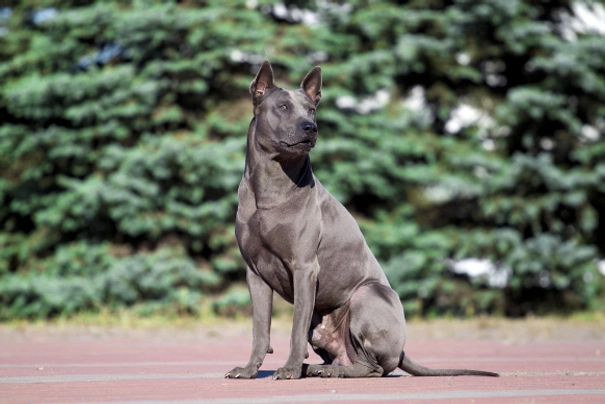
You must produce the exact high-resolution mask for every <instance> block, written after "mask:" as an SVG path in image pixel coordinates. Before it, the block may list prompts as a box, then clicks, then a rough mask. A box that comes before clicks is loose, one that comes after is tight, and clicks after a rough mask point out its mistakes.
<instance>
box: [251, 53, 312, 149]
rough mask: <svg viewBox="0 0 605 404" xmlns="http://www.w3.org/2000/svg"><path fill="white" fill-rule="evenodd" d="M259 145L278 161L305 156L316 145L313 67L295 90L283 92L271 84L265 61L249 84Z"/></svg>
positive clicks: (270, 74) (270, 72)
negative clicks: (275, 156) (274, 155)
mask: <svg viewBox="0 0 605 404" xmlns="http://www.w3.org/2000/svg"><path fill="white" fill-rule="evenodd" d="M250 93H251V94H252V102H253V104H254V117H255V119H256V139H257V142H258V143H259V145H260V146H261V147H262V148H263V149H264V150H266V151H267V152H269V153H271V154H276V155H277V156H278V158H280V159H284V160H286V159H290V158H293V157H297V156H302V155H306V154H307V153H309V151H310V150H311V149H312V148H313V147H315V142H316V141H317V122H316V121H315V110H316V108H317V104H319V100H320V99H321V68H320V67H319V66H316V67H314V68H313V69H312V70H311V71H310V72H309V73H308V74H307V75H306V76H305V78H304V79H303V81H302V82H301V84H300V88H299V89H298V90H286V89H283V88H280V87H277V86H276V85H275V83H274V82H273V69H272V68H271V64H270V63H269V62H268V61H266V62H264V63H263V65H262V66H261V68H260V70H259V71H258V74H257V75H256V78H255V79H254V80H253V81H252V83H251V84H250Z"/></svg>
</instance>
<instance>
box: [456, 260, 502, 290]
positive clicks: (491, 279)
mask: <svg viewBox="0 0 605 404" xmlns="http://www.w3.org/2000/svg"><path fill="white" fill-rule="evenodd" d="M449 267H450V270H451V271H452V272H454V273H456V274H460V275H467V276H468V277H470V278H477V277H483V278H485V279H486V281H487V284H488V285H489V286H490V287H492V288H503V287H505V286H506V285H507V283H508V280H509V278H510V277H511V275H512V270H511V269H510V268H506V267H498V266H496V265H495V264H494V263H493V262H491V261H490V260H486V259H479V258H465V259H463V260H459V261H450V262H449Z"/></svg>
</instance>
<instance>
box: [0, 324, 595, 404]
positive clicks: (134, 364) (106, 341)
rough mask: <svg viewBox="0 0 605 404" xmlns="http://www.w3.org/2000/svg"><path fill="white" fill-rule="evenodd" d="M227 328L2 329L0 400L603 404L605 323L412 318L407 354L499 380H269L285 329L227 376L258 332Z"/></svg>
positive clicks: (283, 348) (400, 376)
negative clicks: (245, 368) (254, 364)
mask: <svg viewBox="0 0 605 404" xmlns="http://www.w3.org/2000/svg"><path fill="white" fill-rule="evenodd" d="M498 327H500V329H499V328H498ZM545 327H546V326H545ZM549 327H550V328H549ZM599 327H600V328H599ZM221 328H222V327H221V326H216V325H215V326H212V327H204V326H196V327H193V328H187V329H183V328H170V327H169V328H158V329H144V330H140V329H135V330H132V329H115V328H111V329H106V328H95V327H68V328H61V327H41V328H40V327H25V328H14V327H12V328H8V327H0V403H75V402H78V403H108V402H111V403H168V402H170V403H174V402H177V403H213V404H218V403H225V404H231V403H242V404H244V403H246V404H248V403H328V402H330V403H332V402H347V403H373V402H403V401H405V402H442V403H446V402H447V403H472V402H488V401H489V403H490V404H495V403H505V402H506V403H509V402H510V403H525V402H543V403H566V404H567V403H583V402H585V403H605V337H604V334H603V333H602V329H603V326H598V327H596V328H595V327H594V326H593V327H592V328H590V329H582V328H581V327H575V326H573V325H571V326H569V324H568V325H567V327H566V328H565V327H563V328H564V329H562V328H560V327H558V326H557V325H556V324H554V323H549V325H548V327H546V328H544V327H542V328H540V327H539V326H538V327H534V330H533V331H531V332H527V330H526V328H527V327H523V325H518V324H517V325H514V326H510V325H508V324H506V323H505V324H504V325H502V324H500V325H493V324H492V325H490V324H487V325H483V326H482V325H481V324H479V325H477V324H475V323H473V324H470V325H469V324H466V323H452V324H450V325H448V324H445V325H443V324H441V325H437V326H435V327H434V326H431V325H428V326H427V325H426V324H418V325H412V326H411V327H410V331H409V334H410V337H409V342H408V344H407V347H406V348H407V349H406V351H407V352H408V354H409V355H410V356H411V357H412V358H413V359H415V360H417V361H418V362H420V363H422V364H425V365H428V366H433V367H470V368H478V369H485V370H491V371H497V372H501V374H502V376H501V377H500V378H482V377H436V378H420V377H410V376H407V375H405V374H404V373H403V372H397V373H395V374H394V375H392V376H389V377H384V378H380V379H362V380H360V379H354V380H343V379H337V380H331V379H303V380H295V381H274V380H271V375H272V374H273V371H274V370H275V369H276V368H278V367H279V366H280V365H281V364H283V362H284V361H285V358H286V356H287V352H288V346H289V342H288V337H287V331H285V330H283V329H282V330H278V331H276V332H275V334H276V336H275V337H274V338H273V341H272V345H273V347H274V349H275V354H273V355H268V356H267V359H266V361H265V364H264V366H263V368H261V373H260V375H259V377H260V378H259V379H257V380H251V381H248V380H225V379H223V375H224V373H225V372H226V371H228V370H230V369H231V368H232V367H234V366H237V365H242V364H243V363H245V361H246V359H247V357H248V354H249V349H250V345H251V338H250V335H249V334H248V333H249V330H248V329H247V327H241V326H240V327H235V328H233V327H229V328H228V330H227V331H225V332H222V331H221ZM541 333H545V334H546V335H541ZM310 360H311V361H316V362H317V358H316V357H315V356H314V355H312V357H311V358H310Z"/></svg>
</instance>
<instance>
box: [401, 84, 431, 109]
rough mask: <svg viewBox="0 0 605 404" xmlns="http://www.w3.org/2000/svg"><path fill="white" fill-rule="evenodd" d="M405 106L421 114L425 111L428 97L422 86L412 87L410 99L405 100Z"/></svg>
mask: <svg viewBox="0 0 605 404" xmlns="http://www.w3.org/2000/svg"><path fill="white" fill-rule="evenodd" d="M403 106H404V107H405V108H407V109H409V110H410V111H414V112H420V111H422V110H423V109H425V108H426V97H425V96H424V88H422V87H421V86H414V87H412V89H411V90H410V92H409V95H408V97H407V98H406V99H404V100H403Z"/></svg>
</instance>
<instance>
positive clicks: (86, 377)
mask: <svg viewBox="0 0 605 404" xmlns="http://www.w3.org/2000/svg"><path fill="white" fill-rule="evenodd" d="M603 374H605V371H602V372H509V373H500V375H501V376H512V377H518V376H525V377H527V376H561V375H565V376H597V375H603ZM389 375H390V376H391V377H399V376H407V373H404V372H402V371H395V372H392V373H390V374H389ZM224 376H225V374H224V373H194V374H174V373H158V374H128V373H125V374H124V373H123V374H115V373H112V374H83V375H82V374H79V375H55V376H17V377H0V384H30V383H34V384H38V383H74V382H104V381H118V380H150V379H223V378H224ZM270 377H271V375H269V376H266V377H259V379H264V378H270ZM566 391H567V390H566Z"/></svg>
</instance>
